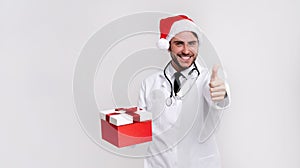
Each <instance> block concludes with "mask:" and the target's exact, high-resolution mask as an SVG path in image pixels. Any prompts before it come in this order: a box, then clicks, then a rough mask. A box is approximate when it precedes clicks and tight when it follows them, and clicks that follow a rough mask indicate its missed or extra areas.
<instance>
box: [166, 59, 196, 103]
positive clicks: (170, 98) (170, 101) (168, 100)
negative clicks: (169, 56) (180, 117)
mask: <svg viewBox="0 0 300 168" xmlns="http://www.w3.org/2000/svg"><path fill="white" fill-rule="evenodd" d="M170 64H171V61H170V62H169V63H168V64H167V65H166V67H165V69H164V76H165V78H166V79H167V81H168V82H169V84H170V86H171V91H170V97H167V98H166V105H167V106H171V105H172V104H173V100H172V97H173V85H172V82H171V80H170V79H169V78H168V76H167V74H166V69H167V67H168V66H169V65H170ZM193 65H194V68H193V69H192V70H191V71H190V72H189V75H191V74H192V73H193V71H194V70H196V71H197V78H198V77H199V75H200V72H199V70H198V67H197V65H196V63H195V62H193ZM197 78H196V80H197ZM196 80H195V81H196ZM195 81H194V82H195ZM193 84H194V83H193ZM190 89H191V87H190ZM190 89H189V90H190ZM189 90H188V91H189ZM188 91H187V92H188Z"/></svg>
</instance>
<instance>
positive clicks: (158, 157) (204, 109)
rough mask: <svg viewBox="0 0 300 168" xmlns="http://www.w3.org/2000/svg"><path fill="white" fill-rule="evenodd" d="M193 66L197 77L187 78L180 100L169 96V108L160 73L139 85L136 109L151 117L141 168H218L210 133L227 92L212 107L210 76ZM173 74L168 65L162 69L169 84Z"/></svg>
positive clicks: (167, 86) (166, 88)
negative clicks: (148, 140) (137, 106)
mask: <svg viewBox="0 0 300 168" xmlns="http://www.w3.org/2000/svg"><path fill="white" fill-rule="evenodd" d="M197 65H198V66H197V67H198V69H199V71H200V75H199V76H198V75H197V71H196V70H194V71H193V72H192V73H191V75H189V78H188V80H187V82H186V84H185V85H184V86H185V89H184V88H182V89H181V90H182V92H181V93H179V95H181V96H177V97H175V96H173V98H172V100H173V103H172V105H171V106H166V99H167V98H168V97H170V91H171V86H170V83H169V82H168V80H167V79H166V78H165V76H164V73H163V72H158V73H156V74H153V75H151V76H149V77H148V78H146V79H145V80H144V81H143V83H142V86H141V90H140V95H139V102H138V105H139V107H142V108H145V109H146V110H147V111H149V112H152V114H153V125H152V131H153V140H152V142H151V143H150V145H149V147H148V154H149V156H148V157H146V158H145V160H144V167H145V168H220V167H221V164H220V156H219V153H218V148H217V145H216V140H215V137H214V135H213V133H214V130H215V128H216V126H217V124H218V122H219V120H220V118H221V115H222V111H223V109H225V108H226V107H228V106H229V95H230V94H229V89H228V87H227V85H226V87H227V88H226V90H227V95H228V96H227V98H225V99H224V100H223V101H222V102H219V103H217V104H216V103H213V102H212V101H211V98H210V94H209V85H208V84H209V81H210V73H209V71H208V69H207V68H203V67H200V65H199V64H198V63H197ZM192 68H193V65H192V66H191V67H190V69H192ZM174 71H175V70H174V69H173V67H172V66H171V65H169V66H168V67H167V68H166V75H167V76H168V78H169V79H170V81H171V82H172V81H173V77H172V73H173V72H174ZM197 76H198V77H197ZM172 83H173V82H172ZM174 97H175V98H174Z"/></svg>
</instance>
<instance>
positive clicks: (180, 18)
mask: <svg viewBox="0 0 300 168" xmlns="http://www.w3.org/2000/svg"><path fill="white" fill-rule="evenodd" d="M159 28H160V39H159V41H158V43H157V46H158V48H160V49H168V48H169V47H170V44H169V42H170V40H171V39H172V38H173V37H174V36H175V35H176V34H178V33H180V32H183V31H191V32H194V33H196V34H197V36H198V40H199V42H201V41H202V33H201V31H200V29H199V28H198V26H197V25H196V24H195V23H194V21H193V20H192V19H191V18H189V17H187V16H185V15H177V16H172V17H167V18H164V19H161V20H160V25H159Z"/></svg>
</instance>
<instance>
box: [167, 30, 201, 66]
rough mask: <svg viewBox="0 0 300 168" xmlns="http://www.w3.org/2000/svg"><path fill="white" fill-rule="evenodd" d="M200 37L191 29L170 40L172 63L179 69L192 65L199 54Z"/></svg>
mask: <svg viewBox="0 0 300 168" xmlns="http://www.w3.org/2000/svg"><path fill="white" fill-rule="evenodd" d="M198 46H199V44H198V39H197V37H196V36H195V35H194V34H193V33H192V32H189V31H184V32H180V33H178V34H176V35H175V36H174V37H173V38H172V39H171V41H170V49H169V51H170V55H171V57H172V61H171V64H172V65H173V67H174V68H175V69H176V70H177V71H182V70H184V69H186V68H188V67H190V66H191V65H192V64H193V62H194V61H195V60H196V58H197V55H198Z"/></svg>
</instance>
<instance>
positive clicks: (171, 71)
mask: <svg viewBox="0 0 300 168" xmlns="http://www.w3.org/2000/svg"><path fill="white" fill-rule="evenodd" d="M193 68H194V65H193V64H192V65H191V66H190V67H188V68H187V69H185V70H183V71H180V73H181V74H182V76H183V77H184V78H187V77H188V76H189V75H190V74H189V73H190V72H191V71H192V69H193ZM167 71H168V74H169V75H170V76H171V77H172V78H173V77H174V74H175V73H176V72H177V71H176V69H175V68H174V67H173V66H172V64H171V63H170V64H169V66H168V67H167Z"/></svg>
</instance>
